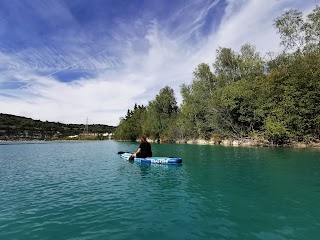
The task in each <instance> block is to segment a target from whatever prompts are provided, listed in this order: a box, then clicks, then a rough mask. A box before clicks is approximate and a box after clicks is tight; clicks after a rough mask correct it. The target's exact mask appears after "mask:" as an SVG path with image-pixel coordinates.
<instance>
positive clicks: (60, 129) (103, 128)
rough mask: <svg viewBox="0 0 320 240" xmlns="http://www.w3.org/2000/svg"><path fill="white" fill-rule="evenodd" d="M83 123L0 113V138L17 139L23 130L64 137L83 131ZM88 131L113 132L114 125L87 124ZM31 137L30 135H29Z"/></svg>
mask: <svg viewBox="0 0 320 240" xmlns="http://www.w3.org/2000/svg"><path fill="white" fill-rule="evenodd" d="M84 129H85V125H84V124H64V123H59V122H48V121H40V120H33V119H31V118H26V117H20V116H15V115H11V114H3V113H0V140H1V139H17V138H18V137H19V136H20V135H23V133H24V132H29V134H28V135H32V133H36V132H37V133H41V135H42V136H43V138H46V139H52V138H59V139H60V138H65V137H68V136H70V135H78V134H81V133H83V132H84ZM88 129H89V132H90V133H97V134H99V133H100V134H102V133H106V132H108V133H113V132H114V131H115V129H116V127H113V126H108V125H103V124H91V125H88ZM30 138H32V136H30Z"/></svg>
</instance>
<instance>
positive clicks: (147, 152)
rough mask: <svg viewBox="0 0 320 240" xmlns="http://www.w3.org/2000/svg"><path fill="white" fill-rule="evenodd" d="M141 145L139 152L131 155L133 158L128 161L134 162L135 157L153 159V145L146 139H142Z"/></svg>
mask: <svg viewBox="0 0 320 240" xmlns="http://www.w3.org/2000/svg"><path fill="white" fill-rule="evenodd" d="M140 142H141V143H140V145H139V148H138V150H137V151H136V152H135V153H133V154H132V155H131V157H130V158H129V159H128V160H133V159H134V158H135V157H137V158H147V157H152V151H151V145H150V143H149V142H148V141H147V139H146V138H145V137H141V139H140Z"/></svg>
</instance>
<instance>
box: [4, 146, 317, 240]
mask: <svg viewBox="0 0 320 240" xmlns="http://www.w3.org/2000/svg"><path fill="white" fill-rule="evenodd" d="M137 147H138V143H131V142H115V141H83V142H80V141H74V142H26V143H22V142H16V143H0V190H1V191H0V192H1V195H0V239H1V240H7V239H8V240H13V239H22V240H28V239H41V240H45V239H54V240H56V239H72V240H88V239H219V240H221V239H261V240H267V239H270V240H284V239H291V240H292V239H306V240H312V239H315V240H316V239H319V237H320V150H312V149H286V148H236V147H222V146H202V145H185V144H153V145H152V148H153V153H154V156H172V157H182V159H183V164H182V165H172V166H168V165H146V164H138V163H130V162H127V161H125V160H122V159H121V158H120V156H119V155H118V154H117V152H118V151H130V152H132V151H135V150H136V149H137Z"/></svg>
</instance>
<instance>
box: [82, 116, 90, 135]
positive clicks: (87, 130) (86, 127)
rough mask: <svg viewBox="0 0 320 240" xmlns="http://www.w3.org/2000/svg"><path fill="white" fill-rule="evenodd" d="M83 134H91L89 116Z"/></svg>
mask: <svg viewBox="0 0 320 240" xmlns="http://www.w3.org/2000/svg"><path fill="white" fill-rule="evenodd" d="M83 134H86V135H88V134H89V119H88V117H87V121H86V125H85V126H84V130H83Z"/></svg>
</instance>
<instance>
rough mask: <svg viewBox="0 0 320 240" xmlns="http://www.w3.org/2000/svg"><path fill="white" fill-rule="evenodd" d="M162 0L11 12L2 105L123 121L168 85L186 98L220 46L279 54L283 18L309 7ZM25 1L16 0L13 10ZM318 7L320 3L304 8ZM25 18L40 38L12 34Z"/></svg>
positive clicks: (0, 54) (55, 116) (69, 118)
mask: <svg viewBox="0 0 320 240" xmlns="http://www.w3.org/2000/svg"><path fill="white" fill-rule="evenodd" d="M115 2H116V1H115ZM142 2H143V1H141V3H142ZM158 2H159V1H150V2H149V1H148V3H147V5H143V6H141V4H139V5H134V4H133V3H132V2H130V4H129V5H127V7H126V9H125V13H126V14H123V13H121V14H120V9H121V8H123V5H121V4H123V3H121V4H120V5H119V6H118V5H116V6H113V8H114V11H115V12H116V13H112V12H107V13H106V14H104V11H111V10H108V9H107V7H110V6H105V4H106V3H104V1H102V2H101V4H104V5H103V6H98V5H97V6H90V7H87V8H88V9H89V10H90V8H94V9H100V10H96V12H95V13H96V15H94V13H92V14H91V15H90V13H91V12H90V11H89V10H88V9H87V8H86V5H85V4H84V3H83V2H81V3H77V2H72V3H70V2H69V1H67V2H64V1H32V2H30V3H29V2H28V4H29V5H28V6H27V7H29V8H30V12H32V14H31V13H30V12H28V11H27V13H30V14H31V15H30V16H28V14H26V15H24V16H22V20H13V19H12V17H9V16H8V15H1V16H2V18H0V37H1V39H2V40H3V41H1V42H2V43H1V44H0V65H1V68H0V70H1V75H2V77H1V78H0V112H3V113H11V114H16V115H22V116H27V117H32V118H35V119H41V120H48V121H59V122H64V123H84V122H85V121H86V118H87V117H88V118H89V122H91V123H103V124H109V125H117V124H118V122H119V118H120V117H121V116H124V115H125V114H126V111H127V109H128V108H130V109H131V108H132V107H133V105H134V104H135V103H136V102H137V103H138V104H144V105H145V104H147V103H148V101H150V100H152V99H153V98H154V97H155V95H156V94H157V93H158V92H159V90H160V89H161V88H162V87H164V86H166V85H169V86H171V87H173V88H174V90H175V92H176V94H177V97H178V100H179V102H181V96H180V95H179V90H180V85H181V84H183V83H190V82H191V81H192V72H193V70H194V69H195V67H196V66H197V65H198V64H200V63H202V62H206V63H209V64H210V65H211V64H212V63H213V61H214V58H215V50H216V49H217V48H218V47H219V46H221V47H231V48H233V49H235V50H238V49H239V47H240V46H241V45H243V44H245V43H247V42H249V43H252V44H254V45H255V46H256V47H257V50H258V51H261V52H262V54H264V53H265V52H267V51H277V50H278V46H279V45H278V44H279V39H278V36H277V35H276V31H275V29H274V28H273V26H272V23H273V20H274V19H275V18H276V17H278V16H280V15H281V14H282V13H283V12H284V11H285V10H287V9H288V8H292V7H293V8H295V7H301V6H302V5H301V2H302V1H293V0H283V1H277V0H270V1H268V2H261V1H258V0H243V1H235V0H228V1H219V0H215V1H213V0H212V1H211V0H202V1H196V2H195V1H187V0H186V1H176V2H175V4H171V5H169V4H168V3H167V1H162V2H161V6H160V5H159V6H158V5H157V3H158ZM98 3H100V2H99V1H97V2H96V4H98ZM128 3H129V2H128ZM2 4H3V3H2ZM25 4H27V3H25V1H15V2H14V4H13V5H9V4H8V5H6V6H4V8H5V9H7V10H10V9H11V8H13V7H18V8H25V7H26V6H25ZM39 4H41V5H39ZM79 4H81V5H79ZM159 4H160V3H159ZM93 5H94V4H93ZM314 5H315V2H313V1H311V2H310V3H309V4H304V5H303V9H302V10H304V11H305V10H306V9H311V8H312V7H313V6H314ZM48 8H49V9H50V11H49V13H48V14H47V13H45V11H44V10H45V9H48ZM138 9H143V11H140V10H138ZM300 9H301V8H300ZM117 11H118V13H117ZM130 13H131V14H130ZM16 14H17V13H16ZM108 14H109V15H110V16H111V17H110V16H109V15H108ZM107 15H108V16H107ZM124 15H126V16H124ZM13 17H14V14H13ZM35 19H42V21H43V23H41V24H40V25H39V24H37V23H35ZM22 21H23V22H26V23H28V24H29V27H28V29H29V30H30V34H33V36H30V35H29V34H28V33H26V32H25V31H22V33H19V32H18V31H16V32H14V33H10V34H8V27H9V25H10V24H11V25H14V26H15V28H17V29H19V28H22V27H23V24H22ZM44 27H45V28H44ZM47 29H49V30H47ZM17 39H18V40H19V41H17ZM23 39H26V41H23ZM30 39H31V40H33V42H32V43H30ZM15 42H16V43H15ZM19 43H22V44H19Z"/></svg>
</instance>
